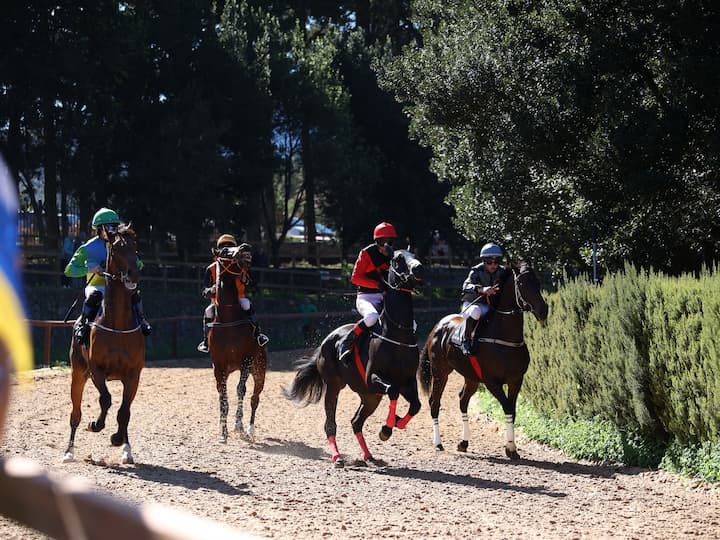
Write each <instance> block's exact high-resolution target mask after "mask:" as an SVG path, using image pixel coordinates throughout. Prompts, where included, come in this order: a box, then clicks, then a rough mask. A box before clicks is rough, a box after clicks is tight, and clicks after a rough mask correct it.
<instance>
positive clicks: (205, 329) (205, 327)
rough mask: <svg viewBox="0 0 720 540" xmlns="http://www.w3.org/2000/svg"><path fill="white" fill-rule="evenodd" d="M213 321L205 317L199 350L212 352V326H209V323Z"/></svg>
mask: <svg viewBox="0 0 720 540" xmlns="http://www.w3.org/2000/svg"><path fill="white" fill-rule="evenodd" d="M211 322H212V319H208V318H207V317H203V340H202V341H201V342H200V344H199V345H198V346H197V350H198V352H201V353H205V354H207V353H208V352H210V348H209V347H208V330H209V329H210V327H209V326H208V324H209V323H211Z"/></svg>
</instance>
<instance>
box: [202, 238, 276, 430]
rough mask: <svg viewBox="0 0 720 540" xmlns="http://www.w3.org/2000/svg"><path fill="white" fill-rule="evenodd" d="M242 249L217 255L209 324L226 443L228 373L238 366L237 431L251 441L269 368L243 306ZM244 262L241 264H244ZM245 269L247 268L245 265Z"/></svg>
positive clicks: (209, 337) (263, 351) (243, 265)
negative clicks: (249, 386) (239, 282)
mask: <svg viewBox="0 0 720 540" xmlns="http://www.w3.org/2000/svg"><path fill="white" fill-rule="evenodd" d="M240 257H241V253H240V252H239V251H237V250H230V255H229V256H228V257H227V258H225V257H222V258H220V257H218V258H217V260H216V262H215V264H217V271H216V274H215V275H216V276H219V277H218V278H217V282H216V286H217V293H216V304H215V317H214V319H213V322H211V323H210V324H209V325H208V326H209V327H210V332H209V333H208V348H209V349H210V357H211V359H212V363H213V368H214V373H215V383H216V387H217V391H218V394H219V398H220V442H221V443H226V442H227V438H228V429H227V417H228V410H229V404H228V395H227V380H228V377H229V375H230V374H231V373H232V372H234V371H237V370H239V371H240V380H239V381H238V385H237V399H238V403H237V412H236V413H235V431H236V432H237V433H239V434H240V435H241V436H242V437H244V438H246V439H248V440H250V441H252V440H254V438H255V412H256V411H257V408H258V404H259V403H260V393H261V392H262V390H263V387H264V386H265V372H266V371H267V364H268V361H267V353H266V351H265V348H264V347H261V346H260V345H258V342H257V339H256V336H255V332H254V325H253V322H252V321H251V319H250V312H249V311H247V310H243V309H242V308H241V307H240V302H239V299H238V290H237V287H236V284H235V283H236V282H235V278H236V276H238V275H239V274H240V273H241V272H242V271H243V269H244V267H245V265H247V262H246V261H244V260H242V259H241V258H240ZM241 265H242V266H241ZM245 269H246V268H245ZM251 374H252V377H253V394H252V397H251V398H250V408H251V409H250V410H251V412H250V424H249V426H248V430H247V432H245V430H244V428H243V400H244V399H245V386H246V383H247V380H248V376H250V375H251Z"/></svg>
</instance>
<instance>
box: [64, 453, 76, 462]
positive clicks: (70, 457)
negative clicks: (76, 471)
mask: <svg viewBox="0 0 720 540" xmlns="http://www.w3.org/2000/svg"><path fill="white" fill-rule="evenodd" d="M73 461H75V456H74V455H73V453H72V452H65V455H64V456H63V458H62V462H63V463H72V462H73Z"/></svg>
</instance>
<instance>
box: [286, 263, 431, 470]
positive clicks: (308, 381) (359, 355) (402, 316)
mask: <svg viewBox="0 0 720 540" xmlns="http://www.w3.org/2000/svg"><path fill="white" fill-rule="evenodd" d="M422 270H423V269H422V264H421V263H420V261H418V260H417V259H416V258H415V256H414V255H413V254H412V253H410V252H409V251H404V250H397V251H395V253H394V254H393V257H392V260H391V262H390V269H389V272H388V282H387V285H388V289H387V292H386V293H385V301H384V304H385V305H384V309H383V311H382V313H381V314H380V323H381V324H380V326H381V331H380V333H377V331H376V330H375V328H374V327H373V328H371V329H370V330H369V331H367V332H365V334H364V335H363V336H361V337H360V338H358V340H357V345H356V347H355V349H354V350H353V354H354V361H351V362H350V363H349V365H345V364H343V363H342V362H340V360H339V359H338V351H337V342H338V341H339V340H340V339H341V338H342V337H343V336H345V335H346V334H347V333H348V332H350V330H351V329H352V328H353V325H352V324H346V325H343V326H340V327H339V328H336V329H335V330H333V331H332V332H331V333H330V334H328V336H327V337H326V338H325V339H324V340H323V342H322V343H321V344H320V346H319V347H318V348H317V349H315V352H314V354H313V356H312V357H311V358H309V359H306V360H305V361H304V362H303V363H302V364H301V365H300V366H299V369H298V372H297V373H296V375H295V378H294V379H293V382H292V384H291V386H290V388H289V389H286V391H285V395H286V397H288V398H289V399H292V400H295V401H299V402H303V401H304V402H305V403H306V404H308V403H317V402H318V401H320V398H321V397H322V396H323V393H324V394H325V434H326V436H327V440H328V442H329V444H330V450H331V454H332V456H331V459H332V461H333V463H334V464H335V466H336V467H342V466H343V465H344V460H343V459H342V456H341V455H340V452H339V451H338V447H337V442H336V440H335V435H336V431H337V424H336V421H335V411H336V409H337V402H338V394H339V393H340V390H342V389H343V388H344V387H345V386H346V385H348V386H350V388H351V389H352V390H353V391H354V392H355V393H356V394H358V395H359V396H360V406H359V407H358V409H357V411H355V415H354V416H353V418H352V422H351V424H352V428H353V432H354V433H355V437H356V438H357V440H358V443H359V444H360V448H361V450H362V453H363V454H362V459H363V460H364V461H365V462H368V461H370V462H374V461H375V459H374V458H373V456H372V454H371V453H370V451H369V450H368V447H367V444H366V442H365V437H364V435H363V432H362V429H363V425H364V424H365V421H366V420H367V418H368V417H369V416H370V415H371V414H372V413H373V412H374V411H375V409H376V408H377V406H378V405H379V404H380V401H381V400H382V397H383V395H384V394H387V395H388V397H389V398H390V409H389V412H388V416H387V420H386V423H385V425H384V426H383V427H382V429H381V431H380V439H381V440H383V441H386V440H387V439H388V438H390V436H391V435H392V430H393V428H394V427H397V428H399V429H404V428H405V426H406V425H407V423H408V422H409V421H410V419H411V418H412V417H413V416H415V415H416V414H417V413H418V411H419V410H420V398H419V396H418V388H417V378H416V371H417V368H418V347H417V338H416V337H415V329H414V317H413V305H412V292H413V291H414V289H415V288H416V287H418V286H419V285H420V284H421V283H422ZM400 395H402V396H403V397H404V398H405V399H406V400H407V401H408V404H409V408H408V413H407V414H406V415H405V416H404V417H403V418H399V417H397V416H396V415H395V410H396V407H397V400H398V397H399V396H400Z"/></svg>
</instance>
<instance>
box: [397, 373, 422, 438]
mask: <svg viewBox="0 0 720 540" xmlns="http://www.w3.org/2000/svg"><path fill="white" fill-rule="evenodd" d="M402 395H403V397H404V398H405V399H406V400H407V401H408V403H409V407H408V412H407V414H406V415H405V416H403V417H402V418H399V417H398V418H397V419H396V422H395V426H396V427H397V428H398V429H405V426H407V425H408V422H410V420H412V418H413V416H415V415H417V413H418V412H419V411H420V397H419V395H418V387H417V379H415V378H413V380H412V381H411V382H410V384H409V385H408V388H407V389H405V391H404V392H402Z"/></svg>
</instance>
